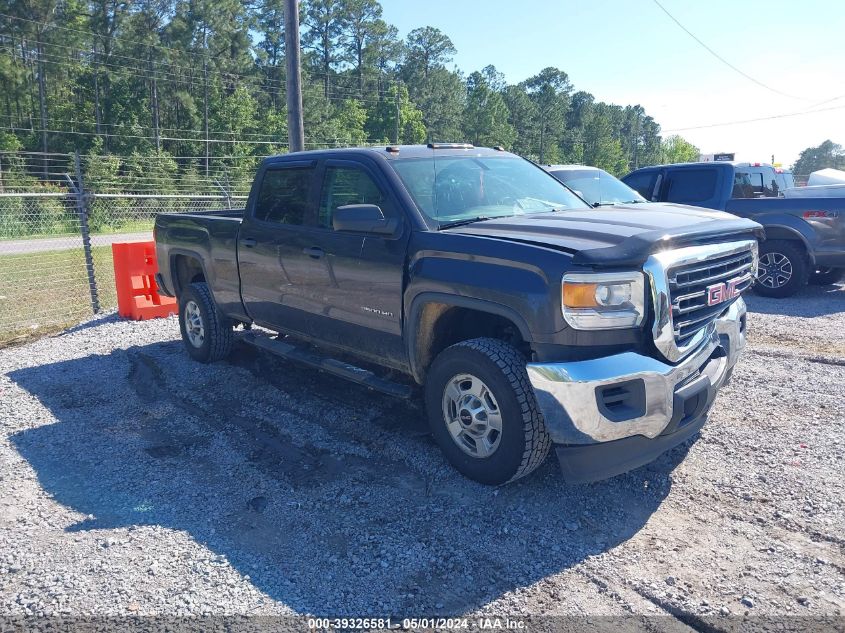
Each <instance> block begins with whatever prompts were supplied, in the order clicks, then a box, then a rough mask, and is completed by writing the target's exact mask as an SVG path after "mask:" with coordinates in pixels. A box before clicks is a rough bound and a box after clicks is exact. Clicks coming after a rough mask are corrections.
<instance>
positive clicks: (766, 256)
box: [754, 240, 810, 297]
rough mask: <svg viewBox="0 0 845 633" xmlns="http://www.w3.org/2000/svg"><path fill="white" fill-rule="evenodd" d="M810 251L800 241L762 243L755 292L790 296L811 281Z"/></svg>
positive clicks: (763, 294) (765, 294) (774, 295)
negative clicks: (808, 257) (809, 277)
mask: <svg viewBox="0 0 845 633" xmlns="http://www.w3.org/2000/svg"><path fill="white" fill-rule="evenodd" d="M809 274H810V268H809V265H808V263H807V253H806V251H805V250H804V248H803V247H802V246H801V244H799V243H798V242H793V241H790V240H766V241H765V242H763V243H762V244H760V266H759V268H758V270H757V281H756V283H755V284H754V292H756V293H757V294H758V295H762V296H764V297H789V296H791V295H794V294H795V293H796V292H798V291H799V290H800V289H801V288H803V287H804V286H805V285H806V284H807V277H808V276H809Z"/></svg>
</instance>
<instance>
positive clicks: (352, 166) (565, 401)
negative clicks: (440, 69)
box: [155, 144, 762, 484]
mask: <svg viewBox="0 0 845 633" xmlns="http://www.w3.org/2000/svg"><path fill="white" fill-rule="evenodd" d="M761 236H762V233H761V228H760V226H759V225H758V224H756V223H755V222H753V221H751V220H747V219H739V218H736V217H734V216H731V215H728V214H725V213H721V212H718V211H709V210H704V209H693V208H686V209H684V208H681V207H679V206H678V205H661V204H638V205H630V206H624V205H619V206H614V207H603V208H592V207H590V206H589V205H588V204H587V203H585V202H584V201H583V200H582V199H580V198H579V197H578V196H576V195H575V194H574V193H573V192H572V191H571V190H569V189H567V188H566V187H565V186H564V185H563V184H562V183H560V182H559V181H557V180H556V179H555V178H554V177H552V176H551V175H549V174H548V173H546V172H544V171H543V170H542V169H541V168H540V167H538V166H536V165H534V164H532V163H531V162H529V161H527V160H524V159H522V158H519V157H517V156H514V155H512V154H509V153H507V152H505V151H503V150H499V149H479V148H474V147H472V146H467V145H458V144H431V145H428V146H398V147H381V148H362V149H336V150H318V151H313V152H299V153H292V154H287V155H284V156H276V157H271V158H267V159H265V160H264V162H263V163H262V164H261V166H260V168H259V170H258V174H257V176H256V178H255V183H254V184H253V187H252V191H251V193H250V196H249V200H248V202H247V206H246V209H245V210H232V211H223V212H215V213H198V214H161V215H159V216H158V217H157V218H156V224H155V239H156V246H157V256H158V265H159V271H160V272H159V275H158V279H157V281H158V284H159V287H160V289H161V291H162V292H163V293H164V294H167V295H170V296H176V297H178V299H179V324H180V327H181V331H182V337H183V340H184V342H185V346H186V348H187V350H188V353H189V354H190V355H191V356H192V357H194V358H195V359H197V360H199V361H202V362H210V361H216V360H219V359H222V358H224V357H225V356H226V355H227V353H228V352H229V350H230V348H231V346H232V344H233V341H234V337H235V333H234V328H236V327H239V326H241V325H242V326H243V328H244V329H247V330H250V331H248V332H245V333H244V334H243V335H242V338H243V339H244V340H245V341H247V342H249V343H252V344H254V345H257V346H259V347H260V348H262V349H265V350H268V351H270V352H273V353H276V354H280V355H282V356H285V357H288V358H293V359H296V360H299V361H301V362H304V363H306V364H310V365H312V366H316V367H318V368H319V369H321V370H323V371H326V372H329V373H332V374H337V375H339V376H343V377H345V378H349V379H351V380H354V381H357V382H359V383H362V384H365V385H367V386H368V387H370V388H372V389H376V390H380V391H384V392H387V393H391V394H393V395H398V396H410V394H412V393H414V392H415V391H416V390H415V389H413V388H412V387H413V386H414V383H416V384H419V385H422V386H423V387H424V397H425V405H426V409H427V415H428V419H429V424H430V427H431V431H432V433H433V435H434V438H435V440H436V441H437V443H438V444H439V445H440V447H441V448H442V450H443V452H444V453H445V455H446V457H447V459H448V460H449V461H450V462H451V463H452V464H453V465H454V466H455V468H457V469H458V470H459V471H460V472H462V473H463V474H465V475H466V476H468V477H470V478H472V479H475V480H477V481H480V482H483V483H487V484H501V483H504V482H508V481H511V480H514V479H517V478H519V477H522V476H524V475H526V474H527V473H529V472H531V471H532V470H534V469H535V468H536V467H537V466H538V465H540V463H542V461H543V460H544V458H545V457H546V455H547V453H548V451H549V449H550V448H551V447H552V446H553V447H554V450H555V452H556V453H557V457H558V458H559V460H560V463H561V466H562V468H563V472H564V475H565V477H566V478H567V479H568V480H569V481H590V480H596V479H602V478H605V477H610V476H612V475H615V474H618V473H621V472H625V471H627V470H630V469H632V468H635V467H637V466H640V465H642V464H645V463H647V462H649V461H651V460H653V459H654V458H656V457H657V456H658V455H659V454H661V453H662V452H664V451H666V450H667V449H669V448H671V447H673V446H675V445H677V444H678V443H680V442H683V441H684V440H686V439H687V438H689V437H691V436H693V435H694V434H695V433H696V432H697V431H698V430H699V429H700V428H701V427H702V425H703V424H704V421H705V417H706V415H707V412H708V410H709V409H710V406H711V404H712V402H713V399H714V397H715V395H716V392H717V391H718V389H719V388H720V387H721V386H722V385H723V384H724V383H725V382H726V381H727V380H728V378H729V377H730V375H731V372H732V370H733V367H734V364H735V363H736V361H737V358H738V356H739V354H740V352H741V350H742V348H743V346H744V343H745V304H744V302H743V300H742V298H741V296H740V293H741V292H742V291H743V290H745V289H746V288H748V287H749V286H750V285H751V284H752V282H753V280H754V275H755V272H756V265H757V239H758V238H759V237H761ZM253 324H255V325H257V326H259V327H260V328H262V330H263V331H264V332H265V333H263V334H262V333H261V332H259V331H258V330H257V328H252V325H253ZM266 330H269V332H267V331H266ZM275 333H279V334H278V335H275ZM332 350H334V354H333V355H334V356H342V357H344V358H348V357H349V356H353V357H355V358H358V359H361V361H362V362H361V364H370V365H373V366H376V368H374V369H373V370H369V369H363V368H361V367H359V366H357V365H358V363H354V364H353V363H351V362H348V361H347V360H339V359H338V358H332V357H329V356H328V355H327V354H328V353H331V351H332ZM378 367H381V368H388V369H390V370H394V371H393V372H392V373H393V374H396V373H400V374H403V375H405V376H407V379H406V381H405V382H402V381H396V380H388V379H387V378H385V377H382V376H379V375H377V374H378V373H379V371H378Z"/></svg>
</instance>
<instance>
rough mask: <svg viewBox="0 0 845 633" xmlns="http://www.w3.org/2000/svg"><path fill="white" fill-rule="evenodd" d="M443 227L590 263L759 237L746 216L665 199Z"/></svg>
mask: <svg viewBox="0 0 845 633" xmlns="http://www.w3.org/2000/svg"><path fill="white" fill-rule="evenodd" d="M446 231H448V232H450V233H461V234H463V235H476V236H479V237H488V238H497V239H502V240H509V241H514V242H523V243H529V244H537V245H539V246H544V247H548V248H554V249H557V250H562V251H565V252H567V253H571V254H573V256H574V257H573V263H576V264H584V265H593V266H602V265H605V266H628V265H640V264H642V263H643V262H645V260H646V259H648V256H649V255H651V254H652V253H654V252H656V251H658V250H666V249H667V248H674V247H679V246H690V245H693V244H704V243H712V242H724V241H729V240H736V239H743V238H745V239H748V238H751V239H762V237H763V228H762V227H761V226H760V225H759V224H757V223H756V222H753V221H751V220H746V219H744V218H738V217H737V216H735V215H731V214H730V213H724V212H722V211H712V210H710V209H701V208H698V207H690V206H686V205H681V204H665V203H643V204H632V205H616V206H613V207H599V208H590V209H577V210H571V211H558V212H555V213H535V214H529V215H522V216H515V217H510V218H501V219H494V220H484V221H481V222H476V223H474V224H469V225H466V226H462V227H456V228H454V229H446Z"/></svg>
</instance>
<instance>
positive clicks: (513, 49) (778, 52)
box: [381, 0, 845, 166]
mask: <svg viewBox="0 0 845 633" xmlns="http://www.w3.org/2000/svg"><path fill="white" fill-rule="evenodd" d="M659 1H660V4H662V5H663V7H665V8H666V10H668V11H669V13H671V14H672V15H673V16H674V17H675V18H676V19H677V20H678V21H679V22H680V23H681V24H682V25H683V26H684V27H686V28H687V29H688V30H689V31H691V32H692V33H693V35H695V36H696V37H697V38H698V39H699V40H701V41H702V42H703V43H704V44H705V45H706V46H707V47H709V48H710V49H712V50H713V51H715V52H716V53H717V54H718V55H719V56H720V57H722V58H723V59H724V60H726V61H727V62H728V63H729V64H731V65H732V66H734V67H736V68H738V69H739V70H740V71H742V72H743V73H745V75H748V76H750V77H751V79H749V78H748V77H745V76H743V75H741V74H739V73H738V72H737V71H736V70H733V69H732V68H730V67H729V66H728V65H726V64H725V63H723V62H722V61H720V60H719V59H717V58H716V57H715V56H714V55H713V54H711V53H710V52H708V50H707V49H706V48H704V47H703V46H702V45H701V44H699V43H698V42H696V40H695V39H693V38H692V37H691V36H690V35H688V34H687V33H685V32H684V31H683V30H682V28H681V27H679V26H678V25H677V24H676V23H675V22H673V21H672V19H671V18H670V17H668V16H667V15H666V13H664V12H663V11H662V10H661V9H660V7H659V6H658V5H657V4H656V3H655V0H589V1H583V0H545V1H544V0H519V1H518V2H514V1H513V0H511V1H506V0H381V4H382V6H383V8H384V19H385V20H386V21H387V22H389V23H391V24H393V25H395V26H396V27H397V28H398V29H399V33H400V35H401V36H402V37H404V36H405V35H407V34H408V32H409V31H411V30H412V29H414V28H417V27H421V26H434V27H437V28H439V29H440V30H442V31H443V32H444V33H446V34H447V35H448V36H449V37H450V38H451V40H452V42H453V43H454V45H455V48H456V49H457V51H458V52H457V55H456V56H455V59H454V61H453V64H452V65H453V66H455V67H457V68H458V69H459V70H460V71H462V72H464V73H470V72H472V71H475V70H480V69H481V68H483V67H484V66H487V65H488V64H492V65H494V66H496V68H497V69H498V70H499V71H501V72H503V73H504V74H505V77H506V79H507V80H508V82H509V83H518V82H520V81H522V80H523V79H526V78H527V77H530V76H531V75H534V74H536V73H537V72H539V71H540V70H541V69H543V68H545V67H547V66H555V67H557V68H559V69H561V70H563V71H565V72H566V73H567V74H568V75H569V78H570V81H571V82H572V84H573V86H574V89H575V90H586V91H587V92H591V93H592V94H593V95H595V97H596V99H597V100H601V101H607V102H610V103H616V104H619V105H629V104H630V105H634V104H640V105H642V106H643V107H644V108H645V109H646V112H647V113H648V114H650V115H651V116H652V117H654V119H655V120H656V121H657V122H658V123H659V124H660V126H661V128H662V134H663V135H664V136H667V135H669V134H674V133H677V134H680V135H681V136H683V137H684V138H685V139H687V140H688V141H690V142H691V143H693V144H694V145H696V146H697V147H698V148H699V149H700V150H701V152H702V153H705V154H707V153H716V152H735V153H736V158H737V160H747V161H752V162H753V161H765V162H769V161H771V160H772V155H774V158H775V162H777V163H782V164H783V165H785V166H789V165H791V164H792V163H793V162H794V161H795V160H796V159H797V158H798V154H799V153H800V152H801V150H803V149H805V148H807V147H811V146H816V145H819V144H820V143H822V142H823V141H825V140H826V139H831V140H832V141H834V142H836V143H840V144H843V145H845V2H841V1H836V0H801V1H799V2H796V1H794V0H793V1H790V2H787V1H785V0H767V1H763V0H744V1H743V2H734V1H733V0H698V1H696V2H690V1H689V0H659ZM756 82H759V83H756ZM759 84H764V85H765V86H766V87H764V86H761V85H759ZM808 111H812V113H810V114H800V115H797V116H782V115H792V114H795V113H805V112H808ZM764 117H779V118H771V119H769V120H764V121H756V122H745V123H739V124H734V125H719V126H714V124H722V123H730V122H737V121H748V120H749V119H761V118H764ZM703 126H713V127H703ZM692 128H698V129H692Z"/></svg>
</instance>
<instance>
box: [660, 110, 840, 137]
mask: <svg viewBox="0 0 845 633" xmlns="http://www.w3.org/2000/svg"><path fill="white" fill-rule="evenodd" d="M831 110H845V105H841V106H832V107H830V108H817V109H815V110H803V111H801V112H788V113H786V114H774V115H772V116H764V117H759V118H756V119H743V120H741V121H727V122H725V123H709V124H707V125H693V126H690V127H679V128H675V129H672V130H663V132H667V133H669V132H686V131H689V130H704V129H708V128H713V127H726V126H728V125H741V124H743V123H756V122H757V121H771V120H773V119H786V118H789V117H793V116H805V115H807V114H816V113H817V112H830V111H831Z"/></svg>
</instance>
